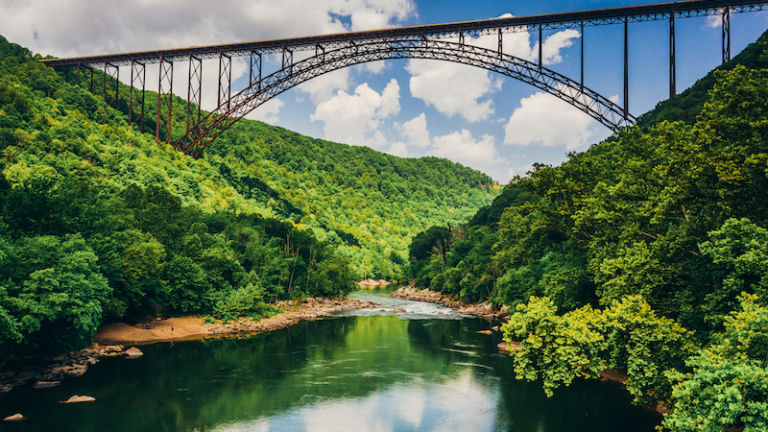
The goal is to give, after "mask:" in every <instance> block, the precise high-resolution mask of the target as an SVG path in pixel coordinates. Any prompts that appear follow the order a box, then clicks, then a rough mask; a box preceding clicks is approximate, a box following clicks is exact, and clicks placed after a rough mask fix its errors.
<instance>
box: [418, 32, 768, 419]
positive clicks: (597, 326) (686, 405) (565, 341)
mask: <svg viewBox="0 0 768 432" xmlns="http://www.w3.org/2000/svg"><path fill="white" fill-rule="evenodd" d="M741 60H743V63H744V64H739V62H740V61H741ZM766 68H768V34H764V35H763V36H762V37H761V38H760V39H759V40H758V41H757V42H756V43H754V44H752V45H751V46H750V47H748V48H747V49H746V50H745V52H744V53H743V55H741V56H739V57H737V58H735V59H734V61H733V62H731V63H729V64H727V65H726V67H724V68H723V69H722V70H718V71H715V72H714V73H713V74H711V75H710V76H709V77H708V78H706V79H704V80H702V81H700V82H699V83H698V84H697V86H696V87H695V88H694V89H692V90H691V91H689V92H686V93H683V94H682V95H680V96H678V97H677V98H675V99H672V100H671V101H669V102H667V103H664V104H660V105H659V107H657V109H656V110H655V111H653V112H651V113H649V115H647V116H644V117H643V121H644V124H643V125H642V127H634V128H631V129H629V130H626V131H624V132H621V133H620V134H618V136H615V137H612V138H610V139H608V140H606V141H605V142H603V143H600V144H597V145H594V146H593V147H592V148H590V149H589V150H588V151H586V152H583V153H580V154H572V155H570V157H569V160H568V161H567V162H565V163H563V164H562V165H561V166H559V167H550V166H544V165H537V166H536V167H535V169H534V170H533V172H532V173H530V176H529V177H526V178H516V179H514V180H513V181H512V182H511V183H510V184H509V185H507V186H506V187H505V189H504V191H503V193H502V194H501V195H500V196H499V197H497V198H496V200H495V202H494V203H493V204H492V205H491V206H489V207H488V208H485V209H482V210H481V211H479V212H478V213H477V214H476V215H475V217H474V218H473V219H471V220H470V221H469V222H468V223H466V224H464V225H461V226H458V227H453V228H450V227H444V228H440V227H434V228H431V229H430V230H427V231H425V232H423V233H421V234H419V235H418V236H417V237H416V238H415V239H414V241H413V242H412V244H411V247H410V261H411V269H412V274H413V277H414V279H415V280H416V282H417V284H418V285H420V286H422V287H430V288H432V289H434V290H439V291H443V292H446V293H452V294H455V295H456V296H458V297H460V298H462V299H465V300H486V299H490V300H491V301H492V302H493V303H495V304H497V305H507V306H510V307H511V312H514V313H513V314H512V317H511V321H510V323H509V324H508V325H506V326H505V328H504V330H505V337H506V338H507V339H508V340H509V341H520V342H521V345H520V347H521V349H520V351H519V352H517V353H515V354H513V356H514V361H515V368H516V372H517V373H518V376H519V377H520V378H524V379H529V380H536V379H541V380H542V382H543V385H544V388H545V389H546V390H547V391H548V392H551V391H552V390H553V389H554V388H556V387H558V386H560V385H568V384H569V383H570V382H571V381H572V380H573V379H574V378H576V377H580V376H593V377H594V376H596V375H597V372H598V371H600V370H601V369H604V368H605V367H611V368H614V369H619V370H621V371H622V372H626V373H627V374H628V376H629V380H628V381H627V388H628V390H629V391H630V392H631V393H632V395H633V396H634V397H635V399H636V401H637V402H638V403H642V404H647V405H650V406H653V405H655V404H657V403H663V404H665V406H667V407H669V408H671V409H672V410H673V413H672V414H669V415H667V416H666V417H665V420H664V426H665V427H667V428H668V429H670V430H679V431H708V432H715V431H718V432H719V431H723V430H734V431H735V430H744V431H762V430H765V425H766V424H768V399H767V398H768V374H767V373H766V366H768V306H767V305H766V302H767V300H768V293H767V292H766V290H767V289H768V197H767V196H766V191H768V69H766ZM667 120H671V121H667ZM676 120H677V121H676ZM679 120H685V121H679Z"/></svg>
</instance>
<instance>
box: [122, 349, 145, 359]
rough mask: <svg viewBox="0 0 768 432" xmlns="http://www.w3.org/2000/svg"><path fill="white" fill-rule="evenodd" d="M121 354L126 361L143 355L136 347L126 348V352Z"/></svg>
mask: <svg viewBox="0 0 768 432" xmlns="http://www.w3.org/2000/svg"><path fill="white" fill-rule="evenodd" d="M123 354H124V355H125V358H127V359H135V358H139V357H141V356H143V355H144V353H143V352H141V350H140V349H138V348H136V347H130V348H128V349H127V350H125V352H123Z"/></svg>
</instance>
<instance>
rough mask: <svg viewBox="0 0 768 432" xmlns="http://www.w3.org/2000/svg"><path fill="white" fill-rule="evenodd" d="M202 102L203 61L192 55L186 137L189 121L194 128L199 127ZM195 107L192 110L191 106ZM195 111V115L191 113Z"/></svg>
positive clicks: (188, 81)
mask: <svg viewBox="0 0 768 432" xmlns="http://www.w3.org/2000/svg"><path fill="white" fill-rule="evenodd" d="M202 102H203V60H202V59H200V58H197V57H195V56H193V55H190V56H189V75H188V80H187V135H189V131H190V121H192V122H194V126H195V128H197V127H198V126H199V125H200V112H201V110H202V107H201V105H202ZM193 103H194V104H195V105H196V107H195V108H192V104H193ZM193 110H195V111H196V113H194V112H193Z"/></svg>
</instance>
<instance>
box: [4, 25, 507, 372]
mask: <svg viewBox="0 0 768 432" xmlns="http://www.w3.org/2000/svg"><path fill="white" fill-rule="evenodd" d="M95 76H96V79H97V80H100V79H103V75H101V74H99V73H96V74H95ZM65 78H66V77H65V76H62V75H61V74H59V73H57V72H55V71H53V70H52V69H50V68H48V67H46V66H45V65H43V64H42V63H40V62H39V61H38V60H37V59H36V58H35V57H33V56H32V55H31V54H30V53H29V52H28V51H27V50H26V49H24V48H22V47H20V46H18V45H15V44H12V43H9V42H7V41H6V40H5V39H2V38H0V151H2V154H1V155H0V172H1V173H2V175H0V354H6V353H9V352H13V353H18V354H23V353H48V352H60V351H63V350H69V349H74V348H79V347H82V346H84V345H87V344H88V343H90V341H91V340H92V337H93V334H94V333H95V331H96V329H97V328H98V326H99V325H100V324H101V323H103V322H104V321H105V320H115V319H122V318H126V317H141V316H145V315H148V314H152V315H156V314H163V315H173V314H193V313H201V314H209V315H213V316H215V317H218V318H225V319H226V318H233V317H239V316H248V315H250V316H254V317H258V316H262V315H264V314H268V313H271V309H272V308H271V306H270V305H269V304H270V303H271V302H273V301H275V300H278V299H290V298H298V297H303V296H337V295H342V294H345V293H347V292H349V291H350V290H351V289H353V288H354V281H355V280H356V279H357V278H361V277H364V276H375V277H388V278H403V277H404V275H405V271H406V268H407V262H406V259H407V258H406V257H407V245H408V243H409V241H410V237H411V236H412V235H414V234H415V233H416V232H418V231H419V230H421V229H424V228H425V227H428V226H429V225H432V224H436V223H441V224H442V223H446V222H451V221H453V222H458V221H461V220H463V219H465V218H466V217H467V216H468V215H471V214H472V213H473V212H474V211H475V210H476V209H477V208H479V207H480V206H481V205H484V204H486V203H488V202H490V200H491V199H492V198H493V196H495V194H496V193H497V191H496V188H495V187H494V184H493V181H492V180H491V179H490V178H489V177H488V176H486V175H484V174H482V173H479V172H477V171H474V170H471V169H469V168H466V167H463V166H460V165H458V164H454V163H452V162H449V161H447V160H443V159H436V158H423V159H402V158H397V157H394V156H389V155H384V154H381V153H378V152H375V151H373V150H370V149H367V148H363V147H353V146H348V145H343V144H336V143H331V142H327V141H323V140H317V139H312V138H308V137H305V136H301V135H298V134H296V133H293V132H290V131H287V130H284V129H281V128H276V127H271V126H268V125H265V124H263V123H259V122H254V121H248V120H243V121H241V122H240V123H238V124H237V125H236V126H235V127H234V128H233V129H231V130H230V131H228V132H227V133H226V134H225V135H224V136H223V137H222V138H221V139H220V140H219V141H217V142H216V143H215V145H214V146H213V147H211V148H210V149H209V151H208V152H206V153H205V155H204V157H202V158H199V159H194V158H192V157H189V156H185V155H182V154H181V153H179V152H177V151H175V150H173V149H172V148H171V147H170V146H167V145H165V144H161V145H159V146H158V145H157V144H156V143H155V140H154V137H153V136H152V135H149V134H146V133H141V132H140V131H138V130H137V129H136V128H135V127H134V126H132V125H130V124H129V123H128V122H127V116H126V112H127V91H128V89H127V88H126V87H125V86H121V87H120V91H121V93H122V95H121V101H120V103H119V104H117V106H116V107H115V108H112V107H110V106H108V105H107V103H105V101H104V100H103V99H102V98H101V97H100V96H94V95H93V94H91V93H89V92H88V91H87V89H86V88H85V86H86V85H87V84H86V83H83V86H77V85H73V84H71V83H68V82H67V81H66V79H65ZM101 84H102V83H101V82H99V83H98V85H101ZM110 85H111V84H110ZM156 101H157V97H156V95H155V94H154V93H151V92H148V94H147V108H146V111H147V112H152V111H153V107H155V106H156ZM174 103H175V104H176V105H177V107H176V109H175V112H176V113H182V114H180V115H184V113H185V109H184V108H185V107H184V105H182V104H183V101H182V100H180V99H178V98H176V99H175V100H174ZM150 117H151V116H150ZM150 117H148V118H147V122H146V127H147V129H148V130H154V123H153V119H151V118H150ZM176 120H177V121H176V125H177V127H182V126H181V125H182V121H181V120H182V118H181V117H178V118H177V119H176ZM3 357H5V356H3ZM0 366H2V365H1V364H0Z"/></svg>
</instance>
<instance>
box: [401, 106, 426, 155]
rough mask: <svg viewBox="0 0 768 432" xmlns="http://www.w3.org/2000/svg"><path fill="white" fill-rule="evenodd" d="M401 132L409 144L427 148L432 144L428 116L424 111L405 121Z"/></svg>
mask: <svg viewBox="0 0 768 432" xmlns="http://www.w3.org/2000/svg"><path fill="white" fill-rule="evenodd" d="M400 132H401V133H402V134H403V136H404V137H405V139H406V140H408V144H409V145H413V146H416V147H421V148H426V147H429V145H430V144H431V141H430V138H429V129H427V117H426V115H424V113H421V114H419V115H418V116H416V117H414V118H412V119H410V120H408V121H407V122H405V123H403V125H402V126H400Z"/></svg>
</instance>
